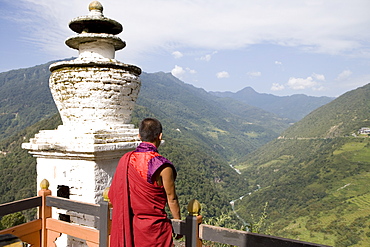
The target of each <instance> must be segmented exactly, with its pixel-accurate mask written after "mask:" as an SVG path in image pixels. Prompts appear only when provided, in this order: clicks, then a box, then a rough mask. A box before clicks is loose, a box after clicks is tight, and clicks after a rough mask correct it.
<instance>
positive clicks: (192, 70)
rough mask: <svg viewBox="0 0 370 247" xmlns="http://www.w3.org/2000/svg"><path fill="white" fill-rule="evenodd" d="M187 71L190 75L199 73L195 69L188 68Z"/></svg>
mask: <svg viewBox="0 0 370 247" xmlns="http://www.w3.org/2000/svg"><path fill="white" fill-rule="evenodd" d="M186 71H188V72H189V73H190V74H196V73H197V71H196V70H194V69H189V68H186Z"/></svg>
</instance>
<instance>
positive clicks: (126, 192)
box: [109, 152, 172, 247]
mask: <svg viewBox="0 0 370 247" xmlns="http://www.w3.org/2000/svg"><path fill="white" fill-rule="evenodd" d="M131 153H132V152H130V153H127V154H125V155H124V156H123V157H122V158H121V160H120V161H119V163H118V166H117V170H116V173H115V175H114V178H113V181H112V184H111V187H110V190H109V199H110V200H111V202H112V204H113V217H112V228H111V239H110V242H111V244H110V246H111V247H121V246H127V247H132V246H136V247H145V246H158V247H159V246H166V247H168V246H172V225H171V221H170V220H169V219H168V218H167V214H166V212H165V206H166V203H167V196H166V193H165V190H164V188H163V186H161V187H159V186H155V185H152V184H149V183H148V182H146V181H145V180H144V179H143V178H142V177H141V176H140V174H139V173H138V172H137V171H136V169H135V168H134V167H133V166H132V165H129V158H130V155H131Z"/></svg>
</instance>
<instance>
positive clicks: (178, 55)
mask: <svg viewBox="0 0 370 247" xmlns="http://www.w3.org/2000/svg"><path fill="white" fill-rule="evenodd" d="M172 56H173V57H174V58H182V57H183V56H184V55H183V54H182V53H181V52H179V51H174V52H172Z"/></svg>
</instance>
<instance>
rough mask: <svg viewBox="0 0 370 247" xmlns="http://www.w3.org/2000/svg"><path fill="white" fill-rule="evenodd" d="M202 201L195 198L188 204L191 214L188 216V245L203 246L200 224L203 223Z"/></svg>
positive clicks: (190, 246)
mask: <svg viewBox="0 0 370 247" xmlns="http://www.w3.org/2000/svg"><path fill="white" fill-rule="evenodd" d="M200 210H201V206H200V203H199V202H198V201H197V200H195V199H193V200H191V201H190V202H189V204H188V212H189V215H188V216H187V217H186V220H185V222H186V229H187V230H186V238H185V246H186V247H201V246H202V240H201V239H200V238H199V225H200V224H201V223H202V216H201V215H199V213H200Z"/></svg>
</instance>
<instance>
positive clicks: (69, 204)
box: [0, 180, 324, 247]
mask: <svg viewBox="0 0 370 247" xmlns="http://www.w3.org/2000/svg"><path fill="white" fill-rule="evenodd" d="M48 186H49V185H48V182H47V181H46V180H44V181H43V182H42V183H41V190H40V191H39V196H37V197H32V198H28V199H24V200H20V201H15V202H10V203H6V204H2V205H0V216H4V215H7V214H11V213H15V212H19V211H22V210H26V209H31V208H35V207H38V208H39V209H38V219H37V220H34V221H31V222H28V223H25V224H21V225H18V226H14V227H11V228H8V229H5V230H2V231H0V235H3V234H12V235H14V236H16V237H18V238H19V239H21V240H22V241H23V242H26V243H28V244H30V245H31V246H35V247H38V246H40V247H51V246H55V241H56V239H57V238H58V237H60V236H61V235H62V234H66V235H69V236H73V237H76V238H79V239H84V240H85V241H86V244H87V246H89V247H98V246H99V247H108V246H109V233H110V222H111V219H110V215H111V212H110V211H111V209H110V208H109V203H108V202H107V201H103V202H101V203H99V204H91V203H83V202H79V201H74V200H69V199H65V198H61V197H54V196H51V191H50V190H49V189H48ZM52 207H55V208H59V209H65V210H68V211H73V212H77V213H82V214H88V215H92V216H96V217H98V218H99V224H98V229H95V228H92V227H87V226H82V225H77V224H72V223H68V222H65V221H61V220H56V219H53V218H51V216H52V215H51V214H52V213H51V212H52V210H51V209H52ZM188 211H189V215H188V216H187V217H186V220H185V221H182V220H172V225H173V229H174V233H176V234H181V235H184V236H185V246H186V247H201V246H202V240H207V241H213V242H218V243H223V244H228V245H232V246H245V247H271V246H274V247H310V246H312V247H313V246H316V247H323V246H324V245H320V244H313V243H308V242H302V241H296V240H291V239H285V238H279V237H273V236H267V235H262V234H256V233H251V232H245V231H238V230H232V229H228V228H222V227H215V226H210V225H205V224H202V216H200V215H199V211H200V204H199V202H198V201H196V200H192V201H191V202H190V203H189V205H188ZM0 246H4V245H1V243H0Z"/></svg>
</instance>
